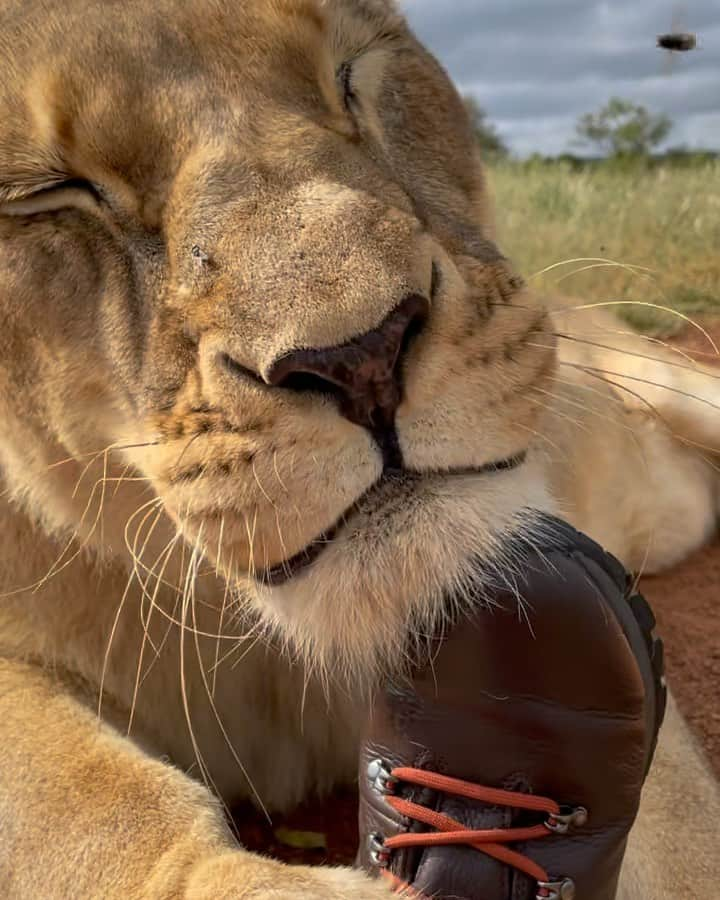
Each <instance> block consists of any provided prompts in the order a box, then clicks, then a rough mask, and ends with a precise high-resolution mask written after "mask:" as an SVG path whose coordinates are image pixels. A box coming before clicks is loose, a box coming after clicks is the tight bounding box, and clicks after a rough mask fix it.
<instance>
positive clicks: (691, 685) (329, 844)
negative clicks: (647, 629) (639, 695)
mask: <svg viewBox="0 0 720 900" xmlns="http://www.w3.org/2000/svg"><path fill="white" fill-rule="evenodd" d="M702 325H703V327H704V328H706V329H707V331H708V332H709V333H710V334H711V335H712V337H713V339H714V340H715V342H716V343H717V345H718V346H720V320H718V319H717V318H715V319H707V320H704V321H702ZM672 343H674V344H677V345H680V346H681V347H682V348H683V350H684V351H689V352H690V353H691V354H693V355H696V356H697V358H698V359H701V360H702V361H703V362H706V361H709V360H710V358H711V354H710V353H708V350H709V347H708V341H707V338H706V337H704V336H703V335H702V334H701V333H700V332H699V331H697V329H688V330H687V331H686V332H685V333H684V334H683V335H681V336H680V337H679V338H675V339H673V341H672ZM713 361H715V360H713ZM641 590H642V592H643V593H644V594H645V596H646V598H647V599H648V600H649V601H650V604H651V605H652V607H653V609H654V611H655V614H656V616H657V619H658V631H659V634H660V635H661V636H662V637H663V639H664V641H665V650H666V668H667V674H668V680H669V683H670V685H671V688H672V690H673V692H674V694H675V697H676V699H677V701H678V704H679V705H680V708H681V709H682V711H683V713H684V715H685V716H686V718H687V719H688V721H689V723H690V725H691V727H692V728H693V730H694V732H695V734H696V736H697V738H698V740H699V741H700V743H701V745H702V746H703V747H704V749H705V751H706V753H707V755H708V758H709V760H710V763H711V765H712V766H713V767H714V769H715V771H716V772H717V773H718V776H720V540H718V541H716V542H715V543H714V544H712V545H711V546H709V547H707V548H705V549H704V550H702V551H700V552H699V553H697V554H696V555H695V556H693V557H692V558H691V559H689V560H686V562H684V563H683V564H682V565H681V566H679V567H678V568H677V569H675V570H674V571H672V572H670V573H668V574H664V575H662V576H659V577H654V578H646V579H644V580H643V582H642V586H641ZM236 812H237V815H236V823H237V826H238V831H239V836H240V838H241V840H242V841H243V843H244V844H245V846H247V847H248V848H249V849H251V850H256V851H260V852H263V853H268V854H270V855H272V856H276V857H279V858H280V859H284V860H286V861H287V862H304V863H310V864H328V863H329V864H331V865H339V864H349V863H352V861H353V858H354V856H355V851H356V848H357V841H358V834H357V821H356V819H357V798H356V796H355V795H354V794H353V793H351V792H346V793H339V794H336V795H333V796H332V797H331V798H330V799H329V800H328V801H326V802H323V803H315V804H312V805H310V806H307V807H303V808H301V809H298V810H297V811H296V812H294V813H293V814H292V815H291V816H288V817H287V818H285V819H280V818H277V819H275V820H274V821H273V824H272V826H271V825H269V824H268V823H267V822H266V821H264V820H263V818H262V817H261V816H260V815H259V814H257V813H255V812H254V811H252V810H250V809H247V808H245V809H240V810H237V811H236ZM279 828H285V829H289V830H291V831H293V830H296V831H301V832H305V833H307V832H311V833H315V834H316V835H321V836H322V837H323V838H324V842H325V845H326V846H325V848H318V849H313V850H309V849H300V848H297V847H291V846H288V845H287V843H284V842H283V841H289V843H295V839H296V837H297V835H295V836H293V835H292V834H291V835H290V836H288V835H286V834H283V833H282V832H281V833H280V838H281V839H279V838H278V836H277V832H278V829H279ZM317 843H321V841H317Z"/></svg>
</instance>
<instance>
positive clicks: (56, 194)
mask: <svg viewBox="0 0 720 900" xmlns="http://www.w3.org/2000/svg"><path fill="white" fill-rule="evenodd" d="M103 202H104V198H103V194H102V192H101V190H100V189H99V188H98V187H97V186H96V185H94V184H93V183H92V182H90V181H86V180H85V179H81V178H73V179H69V180H67V181H61V182H58V183H57V184H54V185H51V186H49V187H46V188H42V189H41V190H36V191H34V192H32V193H30V194H28V195H27V196H25V197H19V198H18V199H15V200H7V201H5V202H4V203H0V215H4V216H33V215H38V214H40V213H48V212H55V211H57V210H60V209H68V208H76V209H84V210H87V211H88V212H92V213H97V212H98V211H99V209H100V208H101V206H102V204H103Z"/></svg>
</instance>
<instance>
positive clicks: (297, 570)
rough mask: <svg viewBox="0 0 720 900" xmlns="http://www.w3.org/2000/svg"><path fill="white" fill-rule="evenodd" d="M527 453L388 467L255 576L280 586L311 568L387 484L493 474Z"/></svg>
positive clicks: (516, 463)
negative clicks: (475, 461) (444, 465)
mask: <svg viewBox="0 0 720 900" xmlns="http://www.w3.org/2000/svg"><path fill="white" fill-rule="evenodd" d="M526 457H527V454H526V453H524V452H523V453H519V454H517V455H516V456H512V457H510V458H508V459H503V460H499V461H498V462H493V463H487V464H486V465H484V466H467V467H458V468H452V469H432V470H424V471H422V472H414V471H412V470H410V469H388V470H386V471H385V472H383V474H382V475H381V476H380V478H378V480H377V481H375V482H374V483H373V484H372V485H371V486H370V487H369V488H368V489H367V490H366V491H364V493H363V494H362V495H361V496H360V497H359V498H358V499H357V500H356V501H355V502H354V503H353V504H352V506H350V507H349V508H348V509H346V510H345V512H344V513H343V514H342V515H341V516H340V517H339V518H338V520H337V521H336V522H335V524H334V525H333V526H332V527H330V528H328V529H327V530H326V531H324V532H323V533H322V534H320V535H318V537H316V538H314V539H313V540H312V541H311V542H310V543H309V544H308V545H307V546H306V547H305V548H304V549H302V550H301V551H300V552H299V553H296V554H295V555H294V556H292V557H291V558H290V559H286V560H283V562H281V563H278V564H277V565H275V566H272V567H271V568H269V569H263V570H261V571H259V572H256V573H255V578H256V580H257V581H259V582H260V583H261V584H263V585H265V586H268V587H280V586H281V585H284V584H287V583H288V582H289V581H292V580H293V579H294V578H297V577H298V576H299V575H300V574H302V573H303V572H304V571H306V570H307V569H309V568H310V566H312V565H313V563H315V562H317V560H318V558H319V557H320V556H321V555H322V553H323V551H325V550H326V549H327V547H328V546H329V545H330V544H332V543H333V541H334V540H335V539H336V538H337V536H338V534H339V533H340V531H341V530H342V529H343V528H345V527H346V526H347V525H348V524H349V523H350V521H351V520H352V518H353V516H355V515H356V514H357V513H358V512H360V510H361V508H363V507H365V506H367V505H368V503H369V502H371V501H372V498H373V496H374V495H377V494H380V493H381V492H382V491H383V490H385V489H386V488H387V487H389V486H392V485H396V486H403V487H407V486H408V485H409V484H411V483H412V482H414V481H420V480H422V479H423V478H427V477H429V476H439V477H442V478H458V477H463V476H469V475H475V476H477V475H493V474H496V473H498V472H507V471H510V470H512V469H517V468H518V467H519V466H521V465H522V464H523V463H524V462H525V459H526Z"/></svg>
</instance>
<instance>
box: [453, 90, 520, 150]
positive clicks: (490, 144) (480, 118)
mask: <svg viewBox="0 0 720 900" xmlns="http://www.w3.org/2000/svg"><path fill="white" fill-rule="evenodd" d="M463 103H464V104H465V109H466V110H467V114H468V116H469V117H470V125H471V127H472V130H473V132H474V133H475V137H476V139H477V142H478V144H479V145H480V150H481V151H482V153H483V155H484V156H486V157H490V158H495V159H499V158H502V157H504V156H507V155H508V153H509V150H508V148H507V144H506V143H505V141H504V140H503V139H502V138H501V137H500V135H499V134H498V133H497V131H496V130H495V126H494V125H493V124H492V122H489V121H488V117H487V113H486V112H485V110H484V109H483V108H482V107H481V106H480V104H479V103H478V102H477V100H476V99H475V98H474V97H469V96H468V97H463Z"/></svg>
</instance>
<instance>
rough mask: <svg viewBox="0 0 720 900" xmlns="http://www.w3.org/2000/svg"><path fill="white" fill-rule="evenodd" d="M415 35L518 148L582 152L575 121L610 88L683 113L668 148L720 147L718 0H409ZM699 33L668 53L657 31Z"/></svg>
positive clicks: (406, 4) (598, 103) (522, 152)
mask: <svg viewBox="0 0 720 900" xmlns="http://www.w3.org/2000/svg"><path fill="white" fill-rule="evenodd" d="M401 5H402V6H403V8H404V10H405V13H406V15H407V17H408V19H409V21H410V24H411V26H412V27H413V29H414V31H415V33H416V34H417V35H418V37H420V38H421V39H422V40H423V41H424V43H425V44H426V45H427V46H428V47H429V48H430V49H431V50H432V51H433V52H434V53H435V55H436V56H437V57H438V58H439V59H440V61H441V62H442V63H443V65H444V66H445V68H446V69H447V70H448V71H449V73H450V75H451V76H452V77H453V78H454V79H455V81H456V83H457V84H458V86H459V87H460V89H461V90H462V92H463V93H468V94H473V95H474V96H475V97H476V98H477V99H478V101H479V102H480V104H481V105H482V106H483V107H484V108H485V109H486V110H487V112H488V114H489V117H490V119H491V121H492V122H493V123H494V124H495V126H496V128H497V130H498V131H499V132H500V134H501V135H502V137H503V138H504V139H505V141H506V142H507V144H508V145H509V146H510V148H511V149H512V151H513V152H514V153H516V154H518V155H520V156H525V155H528V154H530V153H533V152H535V151H537V152H540V153H546V154H556V153H563V152H566V151H570V152H573V151H574V152H578V148H577V147H576V146H573V143H572V142H573V139H574V130H575V122H576V120H577V118H578V116H580V115H581V114H582V113H585V112H591V111H594V110H596V109H599V108H600V107H601V106H602V105H603V104H604V103H605V102H606V101H607V100H608V99H609V98H610V97H611V96H620V97H623V98H627V99H630V100H633V101H634V102H637V103H642V104H644V105H645V106H647V107H648V108H649V109H651V110H652V111H657V112H663V113H666V114H667V115H669V116H670V117H671V118H672V120H673V121H674V122H675V128H674V130H673V131H672V133H671V134H670V136H669V138H668V140H667V142H666V146H679V145H687V146H690V147H708V148H712V149H715V150H720V0H684V2H680V3H673V2H672V0H604V2H601V0H401ZM674 19H677V24H678V25H680V26H681V30H685V31H692V32H695V33H697V35H698V40H699V49H698V50H696V51H694V52H691V53H683V54H679V53H678V54H673V60H672V63H671V64H669V59H668V54H667V53H666V52H665V51H663V50H659V49H657V47H656V46H655V43H656V37H657V35H658V34H661V33H663V32H666V31H671V30H672V26H673V21H674Z"/></svg>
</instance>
